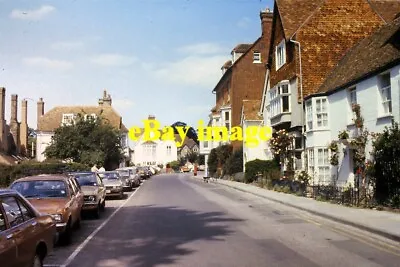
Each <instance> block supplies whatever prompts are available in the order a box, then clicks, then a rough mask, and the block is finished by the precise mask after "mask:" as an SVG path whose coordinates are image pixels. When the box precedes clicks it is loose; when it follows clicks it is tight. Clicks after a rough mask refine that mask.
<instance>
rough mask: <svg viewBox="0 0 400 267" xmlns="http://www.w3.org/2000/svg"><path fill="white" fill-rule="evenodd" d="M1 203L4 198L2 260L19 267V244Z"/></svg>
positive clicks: (0, 239)
mask: <svg viewBox="0 0 400 267" xmlns="http://www.w3.org/2000/svg"><path fill="white" fill-rule="evenodd" d="M1 203H2V198H0V262H3V263H5V265H6V266H10V267H17V266H18V262H17V246H16V244H15V240H14V238H13V235H12V229H9V227H8V224H7V220H6V213H5V211H4V209H3V205H2V204H1Z"/></svg>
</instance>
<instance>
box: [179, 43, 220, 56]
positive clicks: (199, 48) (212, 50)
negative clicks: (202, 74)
mask: <svg viewBox="0 0 400 267" xmlns="http://www.w3.org/2000/svg"><path fill="white" fill-rule="evenodd" d="M178 51H179V52H182V53H185V54H192V55H207V54H218V53H223V52H226V49H225V48H224V47H222V46H221V45H219V44H215V43H198V44H192V45H187V46H183V47H180V48H178Z"/></svg>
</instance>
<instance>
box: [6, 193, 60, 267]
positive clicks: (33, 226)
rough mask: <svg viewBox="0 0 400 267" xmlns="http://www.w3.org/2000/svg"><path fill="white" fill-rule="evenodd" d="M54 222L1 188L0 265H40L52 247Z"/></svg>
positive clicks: (18, 197) (17, 195)
mask: <svg viewBox="0 0 400 267" xmlns="http://www.w3.org/2000/svg"><path fill="white" fill-rule="evenodd" d="M55 235H56V224H55V222H54V220H53V218H52V217H51V216H50V215H44V214H41V213H40V212H39V211H38V210H37V209H35V208H34V207H33V206H32V205H31V204H30V203H29V202H28V201H27V200H26V199H25V198H24V197H22V196H21V195H20V194H18V192H16V191H14V190H0V265H1V266H7V267H17V266H21V267H31V266H35V267H36V266H43V259H44V258H45V257H46V256H47V255H48V254H49V253H50V252H51V251H52V250H53V246H54V241H55V239H54V237H55Z"/></svg>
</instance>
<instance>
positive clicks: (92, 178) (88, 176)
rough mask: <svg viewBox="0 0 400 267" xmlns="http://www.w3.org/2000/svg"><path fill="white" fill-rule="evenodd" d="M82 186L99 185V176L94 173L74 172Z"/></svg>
mask: <svg viewBox="0 0 400 267" xmlns="http://www.w3.org/2000/svg"><path fill="white" fill-rule="evenodd" d="M73 176H74V177H75V178H76V180H77V181H78V183H79V185H80V186H85V185H89V186H97V177H96V175H95V174H94V173H78V174H73Z"/></svg>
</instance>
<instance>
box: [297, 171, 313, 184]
mask: <svg viewBox="0 0 400 267" xmlns="http://www.w3.org/2000/svg"><path fill="white" fill-rule="evenodd" d="M297 179H298V180H299V181H300V182H301V183H302V184H304V185H305V186H307V185H308V183H309V182H310V179H311V176H310V175H309V174H308V172H306V171H301V172H300V174H299V176H298V177H297Z"/></svg>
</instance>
